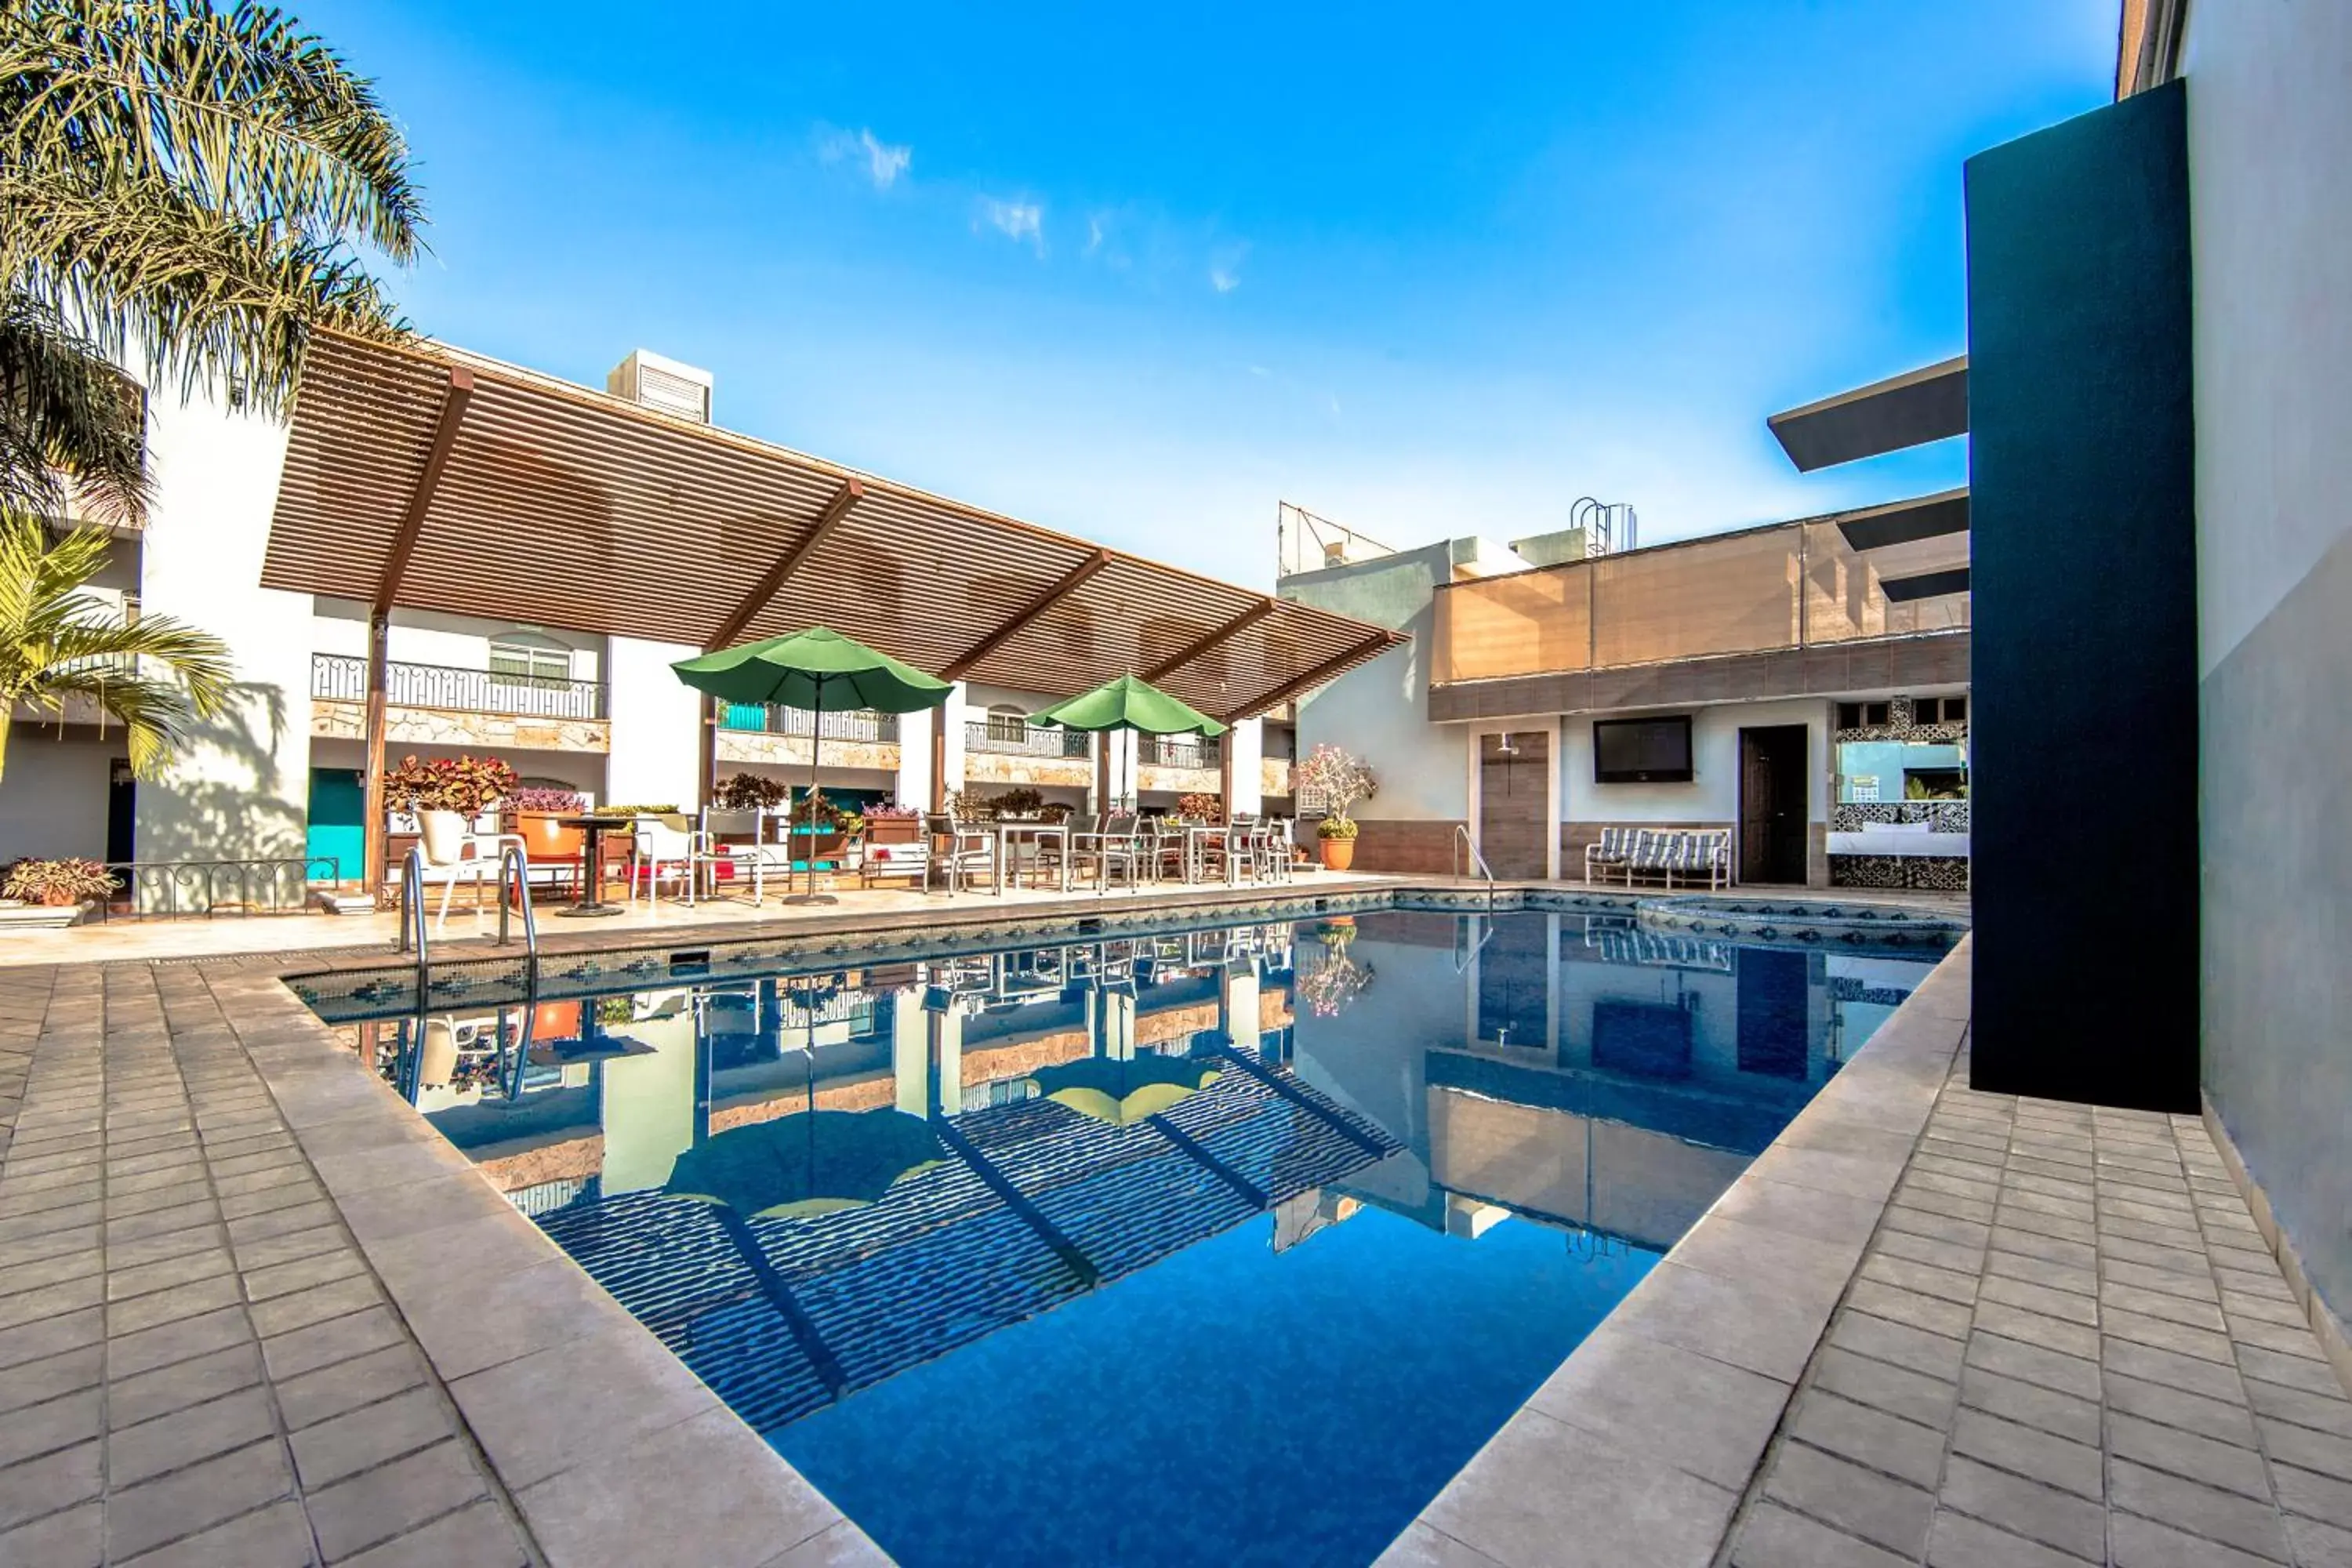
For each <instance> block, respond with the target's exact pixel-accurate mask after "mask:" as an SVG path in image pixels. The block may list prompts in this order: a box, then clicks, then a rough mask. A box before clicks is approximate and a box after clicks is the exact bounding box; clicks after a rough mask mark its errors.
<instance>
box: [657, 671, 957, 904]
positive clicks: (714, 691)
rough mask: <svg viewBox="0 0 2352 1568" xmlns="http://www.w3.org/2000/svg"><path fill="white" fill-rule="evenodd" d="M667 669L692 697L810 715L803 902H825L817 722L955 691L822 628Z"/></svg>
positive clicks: (934, 703)
mask: <svg viewBox="0 0 2352 1568" xmlns="http://www.w3.org/2000/svg"><path fill="white" fill-rule="evenodd" d="M670 668H672V669H674V670H676V671H677V678H678V679H680V680H683V681H684V682H686V683H687V684H688V686H691V687H693V688H694V689H696V690H697V691H701V692H705V693H707V694H709V696H712V697H716V698H719V699H720V700H723V701H727V702H744V703H751V702H758V703H772V704H773V705H775V706H777V707H779V708H797V709H800V710H802V711H803V712H807V713H812V714H814V715H815V716H816V717H815V718H814V719H813V720H812V721H810V724H809V847H808V868H809V890H808V892H807V893H805V894H803V895H802V896H801V897H800V898H799V900H796V901H799V902H803V903H816V902H820V901H829V900H819V898H818V895H817V891H816V763H817V752H818V750H819V748H820V747H822V746H823V744H824V735H823V731H824V715H825V714H827V713H846V712H851V711H854V710H857V709H861V708H870V709H873V710H876V711H877V712H882V713H915V712H919V711H921V710H925V709H929V708H936V707H938V706H939V705H940V703H942V702H944V701H946V700H948V694H949V693H950V692H951V691H953V690H954V689H955V686H954V684H953V683H952V682H950V681H945V680H941V679H939V678H938V677H937V676H931V675H925V674H924V673H923V672H922V671H921V670H919V669H917V668H914V667H913V666H911V665H905V664H900V663H899V662H898V660H897V659H895V658H891V657H890V656H889V655H888V654H887V653H880V652H877V651H876V650H875V649H873V648H870V647H866V645H865V644H864V643H862V642H859V641H858V640H857V639H856V638H855V637H843V636H842V635H841V634H840V633H839V632H837V631H835V630H834V629H833V628H832V627H830V626H811V627H809V628H808V629H807V630H805V631H797V632H788V633H786V634H785V635H784V636H782V637H768V638H765V639H763V640H762V641H760V642H754V643H744V644H742V645H741V646H740V647H730V648H721V649H720V650H719V652H717V653H706V654H704V655H703V656H702V657H701V658H686V659H680V660H678V661H677V663H676V664H673V665H671V666H670ZM787 837H789V835H788V836H787ZM786 864H787V866H789V865H790V858H789V850H788V851H787V860H786Z"/></svg>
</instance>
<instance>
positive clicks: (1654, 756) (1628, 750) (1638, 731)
mask: <svg viewBox="0 0 2352 1568" xmlns="http://www.w3.org/2000/svg"><path fill="white" fill-rule="evenodd" d="M1690 780H1691V721H1690V715H1689V714H1687V713H1676V714H1674V715H1672V716H1670V717H1668V718H1664V719H1596V720H1594V721H1592V782H1593V783H1594V784H1688V783H1689V782H1690Z"/></svg>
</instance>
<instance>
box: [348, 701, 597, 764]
mask: <svg viewBox="0 0 2352 1568" xmlns="http://www.w3.org/2000/svg"><path fill="white" fill-rule="evenodd" d="M310 735H311V738H312V739H313V740H321V741H364V740H366V739H367V707H366V705H365V704H364V703H360V702H338V701H334V700H331V699H328V698H322V697H314V698H312V699H311V700H310ZM383 738H384V741H385V742H386V743H387V744H389V745H394V746H471V747H475V748H478V749H482V748H488V749H499V748H504V749H509V750H513V751H520V752H610V751H611V750H612V749H613V726H612V724H611V723H610V722H609V721H605V720H603V719H541V718H533V717H531V716H530V715H527V714H515V713H468V712H461V711H459V710H456V709H452V708H387V709H385V710H384V715H383Z"/></svg>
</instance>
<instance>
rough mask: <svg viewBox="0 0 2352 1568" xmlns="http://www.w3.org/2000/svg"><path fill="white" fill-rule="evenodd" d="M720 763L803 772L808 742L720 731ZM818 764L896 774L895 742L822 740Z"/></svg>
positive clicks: (754, 732)
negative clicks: (768, 766)
mask: <svg viewBox="0 0 2352 1568" xmlns="http://www.w3.org/2000/svg"><path fill="white" fill-rule="evenodd" d="M817 760H818V762H819V763H821V764H822V765H824V766H825V767H828V768H863V769H867V770H870V771H873V772H877V773H896V772H898V742H896V741H836V740H835V739H834V738H833V737H832V736H830V735H828V736H826V737H825V742H824V752H822V753H820V755H819V756H818V759H817ZM719 761H720V762H722V763H767V764H769V765H771V766H778V767H793V768H805V767H807V766H808V765H809V742H808V737H807V736H806V735H771V734H769V733H767V732H766V731H760V730H721V731H719Z"/></svg>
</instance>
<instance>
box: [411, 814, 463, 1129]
mask: <svg viewBox="0 0 2352 1568" xmlns="http://www.w3.org/2000/svg"><path fill="white" fill-rule="evenodd" d="M439 815H446V816H457V813H456V812H454V811H452V812H448V813H446V814H442V813H436V812H429V811H428V812H426V813H425V816H439ZM458 820H459V821H461V822H462V821H464V820H465V819H464V818H463V817H458ZM419 1049H420V1050H422V1052H423V1053H424V1059H423V1060H422V1061H420V1062H418V1063H417V1064H416V1082H417V1085H418V1087H419V1088H422V1089H446V1088H448V1087H449V1080H450V1079H453V1078H456V1077H457V1026H456V1025H455V1024H454V1023H452V1022H451V1021H450V1020H449V1019H447V1018H427V1019H425V1038H424V1040H423V1041H422V1042H421V1043H420V1045H419Z"/></svg>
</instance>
